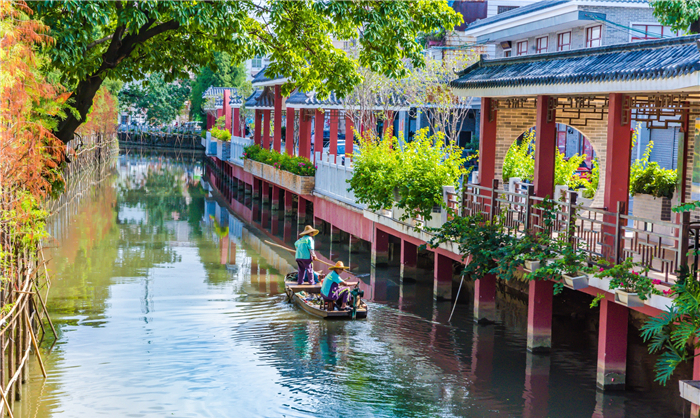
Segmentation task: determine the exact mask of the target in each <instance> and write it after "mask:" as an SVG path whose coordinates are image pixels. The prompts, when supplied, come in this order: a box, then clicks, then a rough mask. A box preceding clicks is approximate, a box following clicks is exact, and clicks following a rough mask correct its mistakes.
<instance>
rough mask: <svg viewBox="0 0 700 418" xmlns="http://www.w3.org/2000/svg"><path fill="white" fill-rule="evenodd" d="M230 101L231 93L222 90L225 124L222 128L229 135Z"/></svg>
mask: <svg viewBox="0 0 700 418" xmlns="http://www.w3.org/2000/svg"><path fill="white" fill-rule="evenodd" d="M230 101H231V92H230V91H228V90H224V116H225V117H226V119H225V120H226V122H225V124H224V127H225V129H226V130H227V131H229V133H230V132H231V116H233V115H231V104H230V103H229V102H230Z"/></svg>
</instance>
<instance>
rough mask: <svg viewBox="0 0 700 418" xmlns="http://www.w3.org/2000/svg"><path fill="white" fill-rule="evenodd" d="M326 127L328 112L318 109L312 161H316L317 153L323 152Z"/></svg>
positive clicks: (315, 117) (315, 118)
mask: <svg viewBox="0 0 700 418" xmlns="http://www.w3.org/2000/svg"><path fill="white" fill-rule="evenodd" d="M325 125H326V111H325V110H320V109H316V112H315V113H314V150H313V153H312V154H311V161H315V158H316V152H323V128H324V127H325Z"/></svg>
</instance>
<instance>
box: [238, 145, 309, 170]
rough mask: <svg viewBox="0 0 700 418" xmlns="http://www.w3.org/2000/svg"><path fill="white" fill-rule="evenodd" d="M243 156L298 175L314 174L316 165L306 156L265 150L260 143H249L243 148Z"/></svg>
mask: <svg viewBox="0 0 700 418" xmlns="http://www.w3.org/2000/svg"><path fill="white" fill-rule="evenodd" d="M243 158H247V159H249V160H253V161H258V162H261V163H263V164H268V165H271V166H273V167H275V168H278V169H280V170H283V171H288V172H290V173H292V174H296V175H298V176H306V177H309V176H314V175H315V174H316V167H314V165H313V163H312V162H311V161H310V160H309V159H308V158H304V157H298V156H296V157H295V156H292V155H289V154H286V153H284V154H281V153H279V152H277V151H273V150H266V149H264V148H262V147H261V146H260V145H249V146H247V147H245V148H243Z"/></svg>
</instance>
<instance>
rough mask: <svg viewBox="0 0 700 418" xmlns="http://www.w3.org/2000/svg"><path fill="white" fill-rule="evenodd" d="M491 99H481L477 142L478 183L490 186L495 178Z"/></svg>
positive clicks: (493, 127) (493, 117)
mask: <svg viewBox="0 0 700 418" xmlns="http://www.w3.org/2000/svg"><path fill="white" fill-rule="evenodd" d="M491 100H492V99H491V98H490V97H482V98H481V127H480V129H481V134H480V135H481V139H480V141H479V179H480V181H479V183H480V184H481V185H482V186H487V187H490V186H491V182H492V181H493V179H494V178H495V177H496V117H497V111H496V110H493V111H491Z"/></svg>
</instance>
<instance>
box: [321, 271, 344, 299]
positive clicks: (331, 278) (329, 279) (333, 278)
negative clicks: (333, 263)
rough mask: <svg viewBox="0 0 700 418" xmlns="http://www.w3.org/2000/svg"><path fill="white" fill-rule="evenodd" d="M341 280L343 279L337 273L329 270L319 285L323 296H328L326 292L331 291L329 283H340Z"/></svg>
mask: <svg viewBox="0 0 700 418" xmlns="http://www.w3.org/2000/svg"><path fill="white" fill-rule="evenodd" d="M342 281H343V279H341V278H340V276H338V273H336V272H335V271H331V272H330V274H329V275H328V276H326V278H325V279H323V284H322V285H321V294H322V295H323V296H325V297H328V293H330V291H331V285H332V284H333V283H338V284H340V283H341V282H342Z"/></svg>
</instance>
